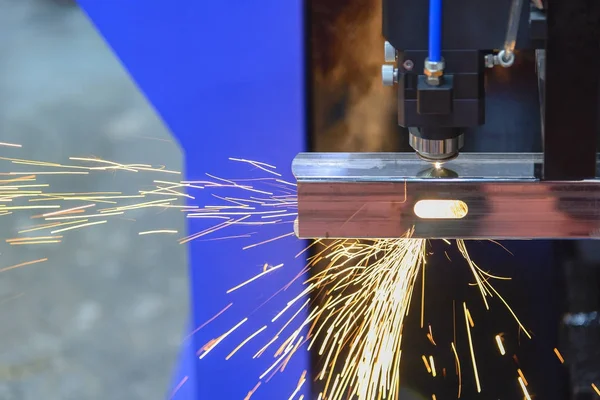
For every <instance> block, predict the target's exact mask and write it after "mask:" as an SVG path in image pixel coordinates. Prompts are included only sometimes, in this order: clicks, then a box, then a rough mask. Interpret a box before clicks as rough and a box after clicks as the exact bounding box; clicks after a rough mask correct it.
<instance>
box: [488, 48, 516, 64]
mask: <svg viewBox="0 0 600 400" xmlns="http://www.w3.org/2000/svg"><path fill="white" fill-rule="evenodd" d="M514 63H515V53H508V54H507V53H506V52H505V51H504V50H501V51H500V52H499V53H498V54H486V56H485V66H486V68H494V67H495V66H496V65H500V66H501V67H504V68H509V67H512V65H513V64H514Z"/></svg>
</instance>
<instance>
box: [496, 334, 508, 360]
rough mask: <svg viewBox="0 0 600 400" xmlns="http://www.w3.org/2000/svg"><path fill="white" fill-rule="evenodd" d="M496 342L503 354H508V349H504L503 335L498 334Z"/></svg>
mask: <svg viewBox="0 0 600 400" xmlns="http://www.w3.org/2000/svg"><path fill="white" fill-rule="evenodd" d="M496 344H497V345H498V350H499V351H500V354H501V355H505V354H506V350H504V344H503V343H502V337H501V336H500V335H496Z"/></svg>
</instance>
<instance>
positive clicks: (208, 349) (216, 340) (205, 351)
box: [199, 318, 262, 379]
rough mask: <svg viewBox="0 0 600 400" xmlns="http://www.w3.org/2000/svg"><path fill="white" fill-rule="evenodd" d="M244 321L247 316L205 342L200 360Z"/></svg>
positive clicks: (246, 319)
mask: <svg viewBox="0 0 600 400" xmlns="http://www.w3.org/2000/svg"><path fill="white" fill-rule="evenodd" d="M246 321H248V318H244V319H243V320H241V321H240V322H238V323H237V324H236V325H235V326H234V327H233V328H231V329H230V330H228V331H227V332H225V333H224V334H222V335H221V336H219V337H218V338H217V339H215V340H214V341H211V342H209V344H207V345H206V346H204V348H203V350H204V352H203V353H202V354H201V355H200V357H199V358H200V359H201V360H202V359H203V358H204V357H206V355H207V354H208V353H209V352H210V351H211V350H212V349H214V348H215V347H217V345H218V344H219V343H221V342H222V341H223V340H224V339H225V338H226V337H227V336H229V335H231V334H232V333H233V332H234V331H235V330H236V329H237V328H239V327H240V326H242V325H243V324H244V323H245V322H246ZM261 379H262V378H261Z"/></svg>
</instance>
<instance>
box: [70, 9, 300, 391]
mask: <svg viewBox="0 0 600 400" xmlns="http://www.w3.org/2000/svg"><path fill="white" fill-rule="evenodd" d="M79 3H80V5H81V6H82V8H83V9H84V10H85V11H86V13H87V14H88V15H89V16H90V17H91V19H92V21H93V22H94V24H95V25H96V26H97V27H98V29H99V31H100V32H101V33H102V35H103V36H104V38H105V39H106V40H107V42H108V43H109V45H110V46H111V47H112V48H113V50H114V51H115V53H116V54H117V56H118V57H119V58H120V59H121V61H122V63H123V64H124V66H125V67H126V69H127V70H128V71H129V73H130V74H131V76H132V78H133V79H134V80H135V82H136V83H137V84H138V86H139V87H140V89H141V90H142V92H143V93H144V94H145V95H146V97H147V98H148V99H149V101H150V102H151V103H152V104H153V106H154V107H155V108H156V110H157V112H158V113H159V114H160V115H161V117H162V118H163V120H164V121H165V123H166V124H167V126H168V127H169V128H170V129H171V131H172V132H173V134H174V136H175V137H176V138H177V139H178V141H179V143H180V144H181V146H182V148H183V149H184V152H185V157H186V163H185V165H186V177H187V179H189V180H194V179H202V178H205V176H204V173H205V172H212V173H214V174H217V175H219V176H222V177H225V178H243V177H255V176H256V175H257V172H256V171H252V170H250V169H249V168H247V167H243V166H240V165H239V164H236V163H232V162H231V161H228V157H230V156H234V157H243V158H249V159H254V160H258V161H265V162H269V163H271V164H274V165H277V166H279V169H280V170H281V171H280V172H282V173H284V177H285V178H287V179H289V180H291V179H292V176H291V171H290V164H291V160H292V158H293V157H294V155H295V154H296V153H298V152H299V151H303V150H304V149H305V148H304V147H305V126H304V123H305V121H304V109H303V108H304V98H303V95H304V94H303V87H304V82H303V79H304V76H303V65H304V61H303V53H302V50H303V43H302V42H303V34H302V29H303V22H302V4H301V3H302V2H301V1H300V0H286V1H281V0H272V1H269V0H259V1H252V2H249V1H246V0H243V1H242V0H230V1H213V2H208V1H197V0H185V1H183V0H182V1H178V2H166V1H158V0H145V1H142V0H138V1H127V2H122V1H116V0H105V1H98V0H80V1H79ZM206 192H207V191H201V190H200V191H198V193H194V195H195V196H197V198H196V203H204V202H208V201H212V202H214V199H212V198H211V197H210V194H208V193H206ZM206 226H207V223H206V222H204V221H200V220H193V221H191V222H190V224H189V227H190V232H196V231H199V230H201V229H204V228H205V227H206ZM239 229H242V228H239ZM246 230H247V229H246ZM254 230H256V229H254ZM290 230H291V226H289V225H283V226H278V227H275V228H269V229H268V232H265V233H264V236H263V238H265V237H271V236H276V235H278V234H282V233H287V232H289V231H290ZM238 232H239V230H231V231H228V232H227V233H226V234H225V233H224V234H223V235H221V236H226V235H233V234H236V233H238ZM243 244H245V243H242V242H239V241H227V240H221V241H212V242H200V241H196V242H192V244H191V245H190V247H189V249H190V279H191V283H192V296H193V298H192V302H193V304H192V306H193V310H194V312H193V316H192V320H193V325H194V326H198V325H200V324H202V323H203V322H204V321H206V320H207V319H209V318H210V317H212V316H213V315H214V314H215V313H217V312H218V311H220V310H221V309H222V308H223V307H224V306H225V305H227V304H228V303H230V302H233V303H234V305H233V306H232V307H231V308H230V309H229V310H228V311H227V312H226V313H225V314H223V315H222V317H220V318H218V319H216V320H215V321H214V322H213V323H211V324H210V325H208V326H207V327H205V328H203V329H202V330H200V331H199V332H198V333H197V334H195V335H194V336H192V338H191V341H190V342H189V346H188V347H186V346H185V345H184V346H183V347H182V349H183V350H182V351H183V355H184V356H185V357H182V359H186V362H182V363H181V365H180V371H179V372H178V373H177V375H178V376H177V377H176V378H175V379H174V381H175V385H177V383H179V382H180V381H181V379H183V377H184V376H188V377H189V378H188V380H187V382H186V383H185V384H184V385H183V387H182V388H181V389H180V390H179V391H178V392H177V394H176V395H175V397H174V398H175V399H243V398H244V396H245V395H246V393H247V392H248V390H250V389H251V388H252V387H254V385H255V384H256V382H257V381H258V377H259V375H260V374H261V373H262V372H263V371H264V370H265V369H266V368H267V367H268V366H269V365H270V364H271V363H272V361H273V359H272V358H267V359H261V360H251V355H252V354H254V352H256V350H257V348H260V347H262V345H263V344H264V343H265V342H266V340H262V341H257V343H252V342H251V344H249V345H248V346H247V347H244V348H243V349H242V350H241V351H240V352H239V353H238V354H237V355H236V356H235V357H234V358H232V359H231V360H229V361H225V359H224V358H225V356H226V355H227V354H228V353H229V352H230V351H231V350H232V349H233V348H234V347H235V344H236V343H238V342H239V341H241V340H243V339H244V338H245V337H247V336H248V335H249V334H251V333H252V332H254V331H255V330H256V329H258V328H259V327H261V326H262V325H264V324H267V323H268V322H269V321H270V319H271V318H272V317H273V316H274V315H276V313H277V312H278V311H279V310H280V309H281V308H282V307H283V306H285V304H286V303H287V301H289V300H290V299H291V298H292V297H293V296H294V294H295V293H299V291H300V287H299V286H298V285H295V286H292V287H291V288H290V289H289V290H287V291H286V292H285V293H283V294H281V295H279V296H278V297H276V298H275V299H274V300H273V301H271V302H269V303H268V304H267V305H265V306H264V307H262V308H260V310H258V311H256V312H254V313H253V311H254V310H255V309H256V307H257V306H259V305H260V304H262V303H263V302H264V301H265V300H266V299H267V298H268V297H270V296H271V295H272V294H274V293H275V292H276V291H277V290H278V289H279V288H280V287H282V286H283V285H284V284H286V283H287V282H289V280H290V278H292V277H294V276H295V275H296V274H297V273H298V272H299V270H300V269H301V267H302V266H303V264H304V261H305V260H302V259H294V258H293V257H294V255H295V254H296V253H298V252H299V251H300V250H301V249H302V248H303V247H304V243H302V242H300V241H297V240H295V239H293V238H290V239H285V240H283V241H278V242H276V243H275V244H272V245H269V246H263V247H259V248H257V249H255V250H251V251H241V249H240V248H241V246H242V245H243ZM265 262H270V263H279V262H286V267H285V268H284V269H281V270H278V271H276V272H274V273H272V274H270V275H269V276H268V277H266V278H265V279H262V280H261V281H259V282H258V283H256V284H253V285H249V286H247V287H246V288H244V289H243V290H239V291H237V292H234V293H232V294H231V295H225V291H226V290H227V289H229V288H230V287H232V286H234V285H236V284H238V283H240V282H242V281H244V280H246V279H248V278H250V277H251V276H253V275H255V274H256V273H258V272H260V271H261V268H262V265H263V264H264V263H265ZM294 311H295V310H294ZM248 315H251V319H250V320H249V321H248V322H247V323H245V324H244V325H243V326H242V328H240V329H239V330H238V331H236V332H235V333H234V334H233V335H232V336H231V337H230V338H229V339H230V340H229V339H228V340H227V341H224V342H223V343H222V344H221V345H220V346H219V347H217V348H216V349H215V350H214V351H213V352H211V353H210V354H209V355H208V356H207V357H206V358H205V359H203V360H201V361H199V360H198V359H197V357H196V356H195V355H194V354H191V353H193V352H195V351H196V350H197V349H199V348H200V347H201V346H202V345H204V344H205V343H206V342H207V341H209V340H210V339H212V338H215V337H217V336H218V335H220V334H222V333H223V332H225V331H227V330H228V329H230V328H231V327H232V326H234V325H235V324H236V323H238V322H239V321H240V320H241V319H242V318H244V317H246V316H248ZM299 318H301V316H300V317H299ZM282 322H285V321H282ZM271 332H272V331H271ZM307 367H308V353H307V352H305V351H301V352H300V353H299V354H297V355H296V356H295V357H294V358H293V361H292V362H291V363H290V364H289V365H288V366H287V368H286V370H285V373H284V374H280V375H278V376H276V377H275V378H273V379H272V380H271V381H270V382H268V383H266V384H262V385H261V387H260V388H259V389H258V391H257V392H256V394H255V396H253V399H275V398H288V397H289V396H290V394H291V393H292V392H293V391H294V389H295V388H296V383H297V382H298V378H299V376H300V374H301V373H302V371H303V370H304V369H307ZM306 389H307V387H305V390H304V391H302V392H300V393H299V394H303V393H304V394H307V393H308V392H307V391H306ZM296 398H297V397H296Z"/></svg>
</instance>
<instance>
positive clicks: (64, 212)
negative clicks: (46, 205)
mask: <svg viewBox="0 0 600 400" xmlns="http://www.w3.org/2000/svg"><path fill="white" fill-rule="evenodd" d="M95 206H96V204H86V205H84V206H79V207H73V208H69V209H67V210H61V211H55V212H51V213H47V214H42V217H52V216H55V215H60V214H66V213H71V212H73V211H78V210H83V209H85V208H89V207H95Z"/></svg>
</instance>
